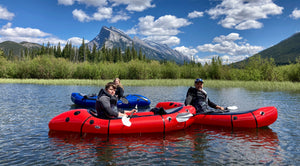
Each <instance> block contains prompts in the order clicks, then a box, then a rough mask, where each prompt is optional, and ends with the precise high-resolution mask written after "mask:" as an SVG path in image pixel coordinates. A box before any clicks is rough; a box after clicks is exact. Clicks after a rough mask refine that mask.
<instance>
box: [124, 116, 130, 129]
mask: <svg viewBox="0 0 300 166" xmlns="http://www.w3.org/2000/svg"><path fill="white" fill-rule="evenodd" d="M122 123H123V125H125V126H127V127H130V126H131V122H130V121H129V118H128V117H127V116H123V117H122Z"/></svg>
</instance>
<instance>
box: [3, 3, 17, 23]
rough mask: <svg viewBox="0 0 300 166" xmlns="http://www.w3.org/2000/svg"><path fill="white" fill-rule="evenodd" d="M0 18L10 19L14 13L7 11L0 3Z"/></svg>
mask: <svg viewBox="0 0 300 166" xmlns="http://www.w3.org/2000/svg"><path fill="white" fill-rule="evenodd" d="M0 13H1V14H0V19H3V20H12V19H13V18H14V16H15V14H14V13H11V12H9V11H8V10H7V9H6V8H4V7H2V6H1V5H0Z"/></svg>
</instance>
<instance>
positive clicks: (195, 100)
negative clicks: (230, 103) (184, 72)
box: [184, 78, 224, 113]
mask: <svg viewBox="0 0 300 166" xmlns="http://www.w3.org/2000/svg"><path fill="white" fill-rule="evenodd" d="M203 83H204V81H203V80H202V79H201V78H197V79H196V80H195V88H193V87H190V88H189V90H188V92H187V94H186V99H185V102H184V104H185V105H192V106H194V107H195V108H196V111H197V113H203V112H209V108H208V106H210V107H212V108H215V109H220V110H224V107H221V106H218V105H217V104H215V103H213V102H211V101H210V100H209V98H208V96H207V93H206V91H205V90H204V89H203Z"/></svg>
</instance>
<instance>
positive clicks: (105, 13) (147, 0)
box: [58, 0, 155, 23]
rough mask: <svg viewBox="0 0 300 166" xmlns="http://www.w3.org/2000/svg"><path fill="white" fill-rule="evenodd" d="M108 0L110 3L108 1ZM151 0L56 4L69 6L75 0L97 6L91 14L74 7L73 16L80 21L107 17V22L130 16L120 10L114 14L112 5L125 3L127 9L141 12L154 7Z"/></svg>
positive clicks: (61, 0)
mask: <svg viewBox="0 0 300 166" xmlns="http://www.w3.org/2000/svg"><path fill="white" fill-rule="evenodd" d="M108 1H109V2H110V3H108ZM151 1H152V0H58V4H61V5H68V6H71V5H74V4H75V2H77V3H78V4H84V5H86V6H94V7H97V11H96V12H95V13H94V14H91V15H89V14H86V12H85V11H84V10H82V9H74V10H73V12H72V14H73V17H74V18H75V19H77V20H78V21H80V22H89V21H102V20H104V19H107V20H108V21H109V22H111V23H115V22H118V21H120V20H123V21H126V20H128V19H129V18H130V17H129V16H128V15H127V13H125V12H122V11H119V12H117V14H114V13H113V7H116V6H120V5H126V10H127V11H130V12H141V11H144V10H146V9H148V8H153V7H155V5H153V4H151Z"/></svg>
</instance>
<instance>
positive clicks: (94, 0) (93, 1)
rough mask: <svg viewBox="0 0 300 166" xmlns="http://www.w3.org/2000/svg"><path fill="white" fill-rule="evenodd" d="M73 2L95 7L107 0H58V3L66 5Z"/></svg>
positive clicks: (104, 3)
mask: <svg viewBox="0 0 300 166" xmlns="http://www.w3.org/2000/svg"><path fill="white" fill-rule="evenodd" d="M75 2H78V3H79V4H84V5H87V6H95V7H100V6H105V5H107V0H58V4H61V5H67V6H70V5H74V3H75Z"/></svg>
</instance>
